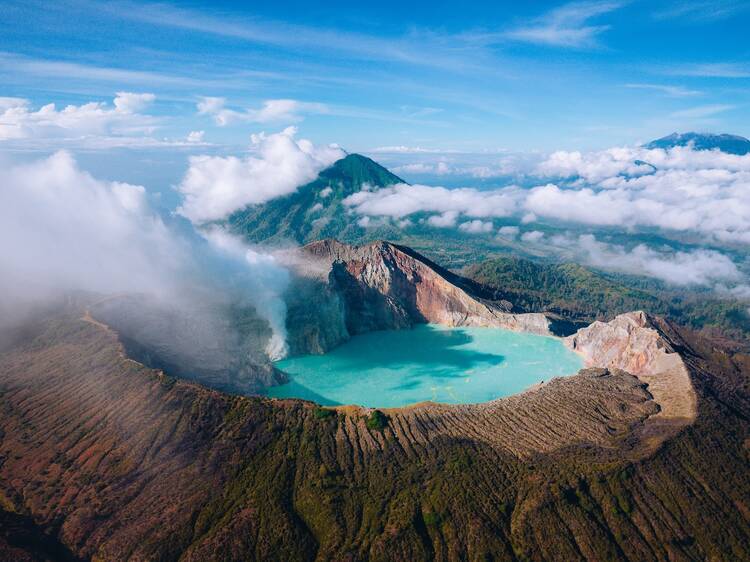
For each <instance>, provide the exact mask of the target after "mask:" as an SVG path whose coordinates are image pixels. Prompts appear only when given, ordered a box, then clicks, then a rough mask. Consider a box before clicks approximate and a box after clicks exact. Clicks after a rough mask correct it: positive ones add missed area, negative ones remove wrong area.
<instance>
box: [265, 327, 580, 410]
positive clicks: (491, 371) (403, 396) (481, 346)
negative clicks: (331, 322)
mask: <svg viewBox="0 0 750 562" xmlns="http://www.w3.org/2000/svg"><path fill="white" fill-rule="evenodd" d="M276 366H277V367H278V368H279V369H281V370H282V371H284V372H285V373H287V374H288V375H289V378H290V381H289V382H288V383H286V384H283V385H280V386H275V387H271V388H270V389H269V390H268V396H272V397H276V398H303V399H306V400H312V401H314V402H317V403H318V404H322V405H325V406H334V405H341V404H359V405H360V406H368V407H379V408H390V407H398V406H405V405H407V404H413V403H415V402H422V401H424V400H432V401H434V402H447V403H450V404H472V403H477V402H486V401H488V400H493V399H495V398H499V397H501V396H508V395H510V394H515V393H518V392H521V391H522V390H524V389H526V388H528V387H529V386H531V385H533V384H535V383H537V382H539V381H542V380H549V379H550V378H552V377H557V376H562V375H572V374H574V373H576V372H577V371H578V369H580V368H581V367H582V366H583V362H582V360H581V358H580V357H579V356H578V355H577V354H575V353H573V352H572V351H570V350H568V349H567V348H566V347H565V346H564V345H563V344H562V341H561V340H559V339H556V338H552V337H545V336H537V335H534V334H526V333H519V332H511V331H509V330H500V329H495V328H447V327H444V326H438V325H434V324H428V325H420V326H417V327H415V328H414V329H412V330H396V331H382V332H370V333H368V334H363V335H361V336H355V337H353V338H351V339H350V340H349V341H348V342H346V343H345V344H343V345H341V346H340V347H337V348H336V349H334V350H332V351H331V352H329V353H327V354H325V355H306V356H302V357H292V358H290V359H284V360H282V361H278V362H276Z"/></svg>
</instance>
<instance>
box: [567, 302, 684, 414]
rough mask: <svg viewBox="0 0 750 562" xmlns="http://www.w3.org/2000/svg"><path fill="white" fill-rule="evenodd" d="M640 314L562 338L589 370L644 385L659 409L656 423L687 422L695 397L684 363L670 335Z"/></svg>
mask: <svg viewBox="0 0 750 562" xmlns="http://www.w3.org/2000/svg"><path fill="white" fill-rule="evenodd" d="M659 322H661V323H662V324H664V322H663V321H658V320H656V319H654V318H652V317H650V316H649V315H648V314H646V313H644V312H629V313H627V314H621V315H619V316H617V317H616V318H614V319H613V320H612V321H610V322H594V323H593V324H591V325H590V326H587V327H586V328H582V329H580V330H578V332H577V333H576V334H574V335H572V336H569V337H567V338H566V339H565V344H566V345H567V346H568V347H569V348H570V349H572V350H574V351H577V352H578V353H580V354H581V355H583V357H584V359H585V362H586V365H587V366H590V367H604V368H617V369H622V370H624V371H627V372H629V373H631V374H633V375H635V376H637V377H638V378H639V379H640V380H642V381H643V382H645V383H647V384H648V388H649V392H651V394H652V395H653V396H654V400H655V401H656V402H657V404H659V406H660V408H661V411H660V412H659V414H658V417H659V418H662V419H665V420H671V421H676V422H684V423H690V422H692V421H693V420H694V419H695V415H696V407H697V404H696V396H695V390H694V388H693V384H692V383H691V380H690V373H689V371H688V367H687V365H686V364H685V361H684V359H683V358H682V357H681V356H680V354H679V353H677V352H676V350H675V347H676V343H677V342H674V341H671V339H670V336H669V331H668V330H665V329H664V327H663V326H662V327H660V326H659V325H658V324H659Z"/></svg>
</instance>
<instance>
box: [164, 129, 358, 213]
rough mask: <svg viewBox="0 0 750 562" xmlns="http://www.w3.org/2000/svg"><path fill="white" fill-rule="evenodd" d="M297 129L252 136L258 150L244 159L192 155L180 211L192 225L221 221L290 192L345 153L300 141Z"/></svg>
mask: <svg viewBox="0 0 750 562" xmlns="http://www.w3.org/2000/svg"><path fill="white" fill-rule="evenodd" d="M296 132H297V131H296V129H295V128H294V127H288V128H287V129H284V131H282V132H280V133H276V134H272V135H267V136H266V135H265V134H263V133H261V134H260V135H253V136H252V143H253V148H254V150H255V152H254V154H252V155H250V156H247V157H245V158H238V157H236V156H227V157H220V156H192V157H191V158H190V167H189V168H188V171H187V173H186V174H185V177H184V178H183V180H182V182H181V183H180V185H179V186H178V191H179V192H180V193H181V194H182V195H183V197H184V201H183V204H182V206H181V207H180V208H179V209H178V212H179V213H180V214H182V215H183V216H185V217H187V218H188V219H190V220H191V221H192V222H194V223H205V222H209V221H214V220H218V219H222V218H224V217H227V216H228V215H229V214H231V213H232V212H234V211H237V210H239V209H242V208H244V207H246V206H248V205H253V204H257V203H264V202H266V201H268V200H270V199H273V198H274V197H279V196H281V195H286V194H289V193H292V192H293V191H295V190H296V189H297V188H298V187H299V186H301V185H303V184H305V183H307V182H309V181H312V180H313V179H315V178H316V177H317V175H318V173H319V172H320V171H321V170H322V169H323V168H326V167H328V166H329V165H331V164H332V163H333V162H335V161H336V160H338V159H340V158H342V157H343V156H344V155H345V154H344V151H343V150H341V149H340V148H339V147H337V146H333V145H330V146H314V145H313V144H312V143H311V142H310V141H308V140H305V139H300V140H296V139H295V138H294V136H295V134H296Z"/></svg>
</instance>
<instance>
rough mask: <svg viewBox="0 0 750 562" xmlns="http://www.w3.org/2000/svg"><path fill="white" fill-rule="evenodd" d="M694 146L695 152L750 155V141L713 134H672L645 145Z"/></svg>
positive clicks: (664, 146) (662, 146)
mask: <svg viewBox="0 0 750 562" xmlns="http://www.w3.org/2000/svg"><path fill="white" fill-rule="evenodd" d="M690 145H691V146H693V148H695V150H720V151H721V152H725V153H727V154H735V155H738V156H743V155H745V154H748V153H750V140H748V139H746V138H745V137H741V136H739V135H728V134H712V133H693V132H690V133H672V134H671V135H667V136H666V137H662V138H660V139H656V140H653V141H651V142H650V143H648V144H646V145H644V146H645V147H646V148H650V149H654V148H662V149H668V148H674V147H676V146H690Z"/></svg>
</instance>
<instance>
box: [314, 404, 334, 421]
mask: <svg viewBox="0 0 750 562" xmlns="http://www.w3.org/2000/svg"><path fill="white" fill-rule="evenodd" d="M335 416H336V412H335V411H334V410H330V409H328V408H321V407H320V406H316V407H315V408H313V417H314V418H315V419H316V420H327V419H330V418H333V417H335Z"/></svg>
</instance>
